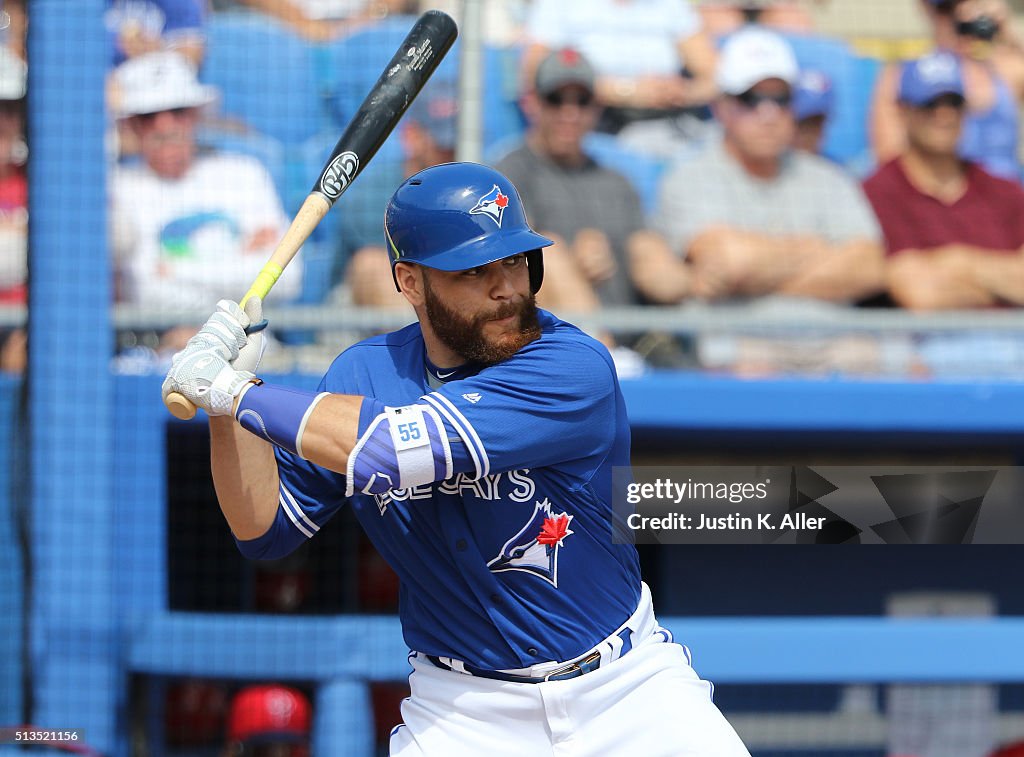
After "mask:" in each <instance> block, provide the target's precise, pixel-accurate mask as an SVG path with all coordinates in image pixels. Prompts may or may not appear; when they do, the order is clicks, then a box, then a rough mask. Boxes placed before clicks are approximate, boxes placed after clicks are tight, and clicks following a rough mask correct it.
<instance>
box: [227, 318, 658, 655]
mask: <svg viewBox="0 0 1024 757" xmlns="http://www.w3.org/2000/svg"><path fill="white" fill-rule="evenodd" d="M540 324H541V328H542V332H541V337H540V338H539V339H537V340H535V341H534V342H531V343H530V344H528V345H526V346H525V347H523V348H522V349H521V350H520V351H519V352H517V353H516V354H515V355H513V356H512V357H511V358H509V359H508V360H506V361H504V362H501V363H498V364H497V365H493V366H489V367H486V368H483V369H482V370H480V371H478V372H476V373H474V374H472V375H468V376H465V375H463V376H462V377H460V378H458V379H457V380H452V381H449V382H448V383H446V384H443V385H442V386H441V387H440V388H439V389H436V390H434V391H431V389H430V386H429V385H428V382H427V378H426V371H425V368H424V365H425V359H426V356H425V348H424V343H423V337H422V334H421V332H420V327H419V324H418V323H416V324H412V325H410V326H407V327H405V328H403V329H401V330H399V331H396V332H393V333H391V334H387V335H383V336H379V337H373V338H371V339H368V340H365V341H363V342H360V343H359V344H357V345H355V346H353V347H351V348H350V349H348V350H346V351H345V352H344V353H342V355H340V356H339V357H338V358H337V360H335V362H334V363H333V365H332V366H331V367H330V369H329V370H328V372H327V374H326V375H325V376H324V378H323V380H322V381H321V386H320V389H321V391H327V392H336V393H344V394H354V395H363V396H366V397H370V398H373V399H374V400H375V401H376V402H375V403H370V402H364V404H363V413H362V417H361V418H360V427H359V432H360V437H361V441H362V440H363V439H365V438H366V436H367V434H366V432H367V430H368V429H369V428H370V424H371V423H372V422H378V420H379V418H380V417H381V416H380V415H377V414H376V413H371V412H368V408H371V407H373V406H379V405H380V404H381V403H383V405H386V406H387V407H388V412H389V413H390V416H389V417H390V419H391V421H392V428H393V429H394V428H395V424H396V423H397V428H398V429H400V430H401V433H403V434H405V437H404V438H406V439H409V440H410V441H409V443H410V445H416V444H420V443H421V442H420V441H417V440H416V439H411V437H418V436H419V434H420V431H419V428H420V425H418V424H409V425H408V426H406V427H405V428H403V425H404V424H403V423H402V422H401V421H402V419H403V418H409V417H417V416H416V414H417V413H419V414H420V417H422V416H423V415H424V414H429V415H430V417H431V418H434V419H436V423H437V424H439V425H438V428H441V425H440V424H443V432H441V433H440V434H439V435H440V436H443V438H442V439H440V440H438V439H433V440H432V441H431V442H430V444H426V442H425V441H423V442H422V444H424V445H426V446H421V447H419V448H417V449H416V450H414V452H415V454H417V455H421V456H422V454H423V453H424V450H427V451H428V452H427V454H428V457H429V455H430V454H431V453H430V452H429V451H430V450H432V451H433V453H432V454H433V460H432V461H428V464H429V465H432V466H433V468H431V470H432V471H436V472H437V473H436V475H435V477H434V480H433V482H432V483H419V484H416V485H414V486H409V487H405V488H397V486H390V485H389V484H392V483H395V482H393V481H390V480H389V481H386V482H383V483H382V482H381V481H376V482H373V484H374V486H375V487H376V488H373V489H372V491H374V492H376V493H375V494H369V493H367V494H364V493H361V492H360V491H358V490H356V491H355V492H354V493H353V494H352V496H351V497H348V498H347V497H346V489H347V488H348V489H349V490H351V484H352V481H351V480H346V476H344V475H341V474H339V473H335V472H333V471H329V470H326V469H324V468H320V467H318V466H316V465H314V464H312V463H310V462H308V461H305V460H303V459H301V458H300V457H298V456H296V455H293V454H291V453H289V452H287V451H285V450H282V449H280V448H278V449H276V450H275V453H276V456H277V462H278V471H279V474H280V480H281V486H280V504H279V507H278V513H277V520H276V521H275V523H274V525H273V526H272V527H271V529H270V530H269V531H268V532H267V533H266V534H264V535H263V536H261V537H259V538H258V539H254V540H252V541H246V542H239V548H240V549H241V550H242V551H243V553H245V554H246V555H248V556H250V557H254V558H260V557H262V558H269V557H277V556H281V555H283V554H287V553H288V552H289V551H291V550H292V549H294V548H295V547H296V546H298V545H299V544H300V543H302V541H304V540H305V539H307V538H310V537H312V536H313V535H315V534H316V532H317V531H318V530H319V529H320V527H321V526H322V525H323V524H324V523H325V522H326V521H327V520H328V519H329V518H330V517H331V516H332V515H333V514H334V513H335V512H336V511H337V510H338V509H339V508H340V507H342V506H343V504H344V503H345V502H346V501H350V502H351V506H352V507H353V508H354V509H355V512H356V515H357V517H358V519H359V521H360V523H361V525H362V526H363V528H364V529H365V530H366V533H367V535H368V536H369V538H370V539H371V541H372V542H373V543H374V545H375V546H376V548H377V549H378V550H379V551H380V553H381V554H382V556H383V557H384V558H385V559H386V560H387V561H388V563H389V564H390V565H391V567H392V568H393V569H394V570H395V572H396V573H397V574H398V576H399V579H400V581H401V590H400V610H399V612H400V616H401V621H402V628H403V633H404V636H405V641H406V643H407V644H408V645H409V647H410V648H411V649H413V650H415V651H418V652H422V653H424V654H428V655H435V656H438V657H450V658H454V659H457V660H462V661H464V662H466V663H469V664H471V665H474V666H476V667H479V668H486V669H492V670H507V669H518V668H524V667H528V666H531V665H534V664H537V663H541V662H549V661H562V660H570V659H573V658H574V657H576V656H578V655H580V654H582V653H583V652H585V651H587V650H588V649H590V648H592V647H593V646H594V645H595V644H597V643H598V642H600V641H601V640H602V639H604V638H605V637H607V636H608V635H609V633H611V632H612V631H614V630H615V629H616V628H618V627H619V626H620V625H621V624H622V623H623V622H624V621H625V620H626V619H627V618H628V617H629V616H630V615H631V614H632V613H633V612H634V610H636V608H637V603H638V601H639V598H640V573H639V564H638V560H637V554H636V550H635V548H634V547H633V546H632V545H629V544H615V543H613V539H612V507H611V491H612V468H613V467H614V466H625V465H628V464H629V426H628V421H627V417H626V411H625V406H624V402H623V398H622V394H621V392H620V390H619V385H618V380H617V378H616V374H615V369H614V365H613V364H612V361H611V358H610V356H609V355H608V352H607V350H606V349H605V348H604V347H603V346H602V345H601V344H600V343H598V342H597V341H596V340H594V339H592V338H591V337H589V336H587V335H586V334H584V333H583V332H581V331H580V330H579V329H577V328H576V327H575V326H572V325H570V324H568V323H565V322H563V321H560V320H558V319H557V318H555V317H554V316H552V315H551V314H550V313H546V312H544V311H540ZM460 375H461V374H460ZM396 408H397V410H396ZM409 408H412V409H411V410H409ZM403 412H404V413H405V414H404V415H402V414H401V413H403ZM371 416H372V417H371ZM428 425H429V424H428ZM431 433H432V434H433V433H434V431H433V430H432V431H431ZM441 450H443V451H441ZM353 457H355V451H353ZM351 464H352V459H351V458H350V467H351ZM382 487H387V489H383V490H381V488H382ZM367 490H368V491H370V490H371V489H369V485H367Z"/></svg>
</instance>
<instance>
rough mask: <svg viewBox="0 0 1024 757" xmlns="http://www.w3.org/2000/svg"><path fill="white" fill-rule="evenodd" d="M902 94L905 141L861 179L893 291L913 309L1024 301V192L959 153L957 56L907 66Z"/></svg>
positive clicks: (960, 113) (942, 55)
mask: <svg viewBox="0 0 1024 757" xmlns="http://www.w3.org/2000/svg"><path fill="white" fill-rule="evenodd" d="M898 93H899V102H900V115H901V118H902V120H903V124H904V127H905V129H906V133H907V146H906V148H905V149H904V150H903V152H902V153H900V155H898V156H897V157H896V158H895V159H893V160H891V161H889V162H888V163H886V164H885V165H883V166H882V167H881V168H879V169H878V171H876V172H875V174H874V175H873V176H872V177H871V178H869V179H868V180H867V181H866V182H865V184H864V189H865V193H866V194H867V196H868V199H869V200H870V201H871V203H872V205H873V206H874V209H875V213H876V214H877V216H878V219H879V221H880V223H881V225H882V230H883V233H884V235H885V242H886V252H887V256H888V264H887V268H888V277H887V279H888V282H889V292H890V295H891V296H892V298H893V299H894V300H895V301H896V303H897V304H899V305H902V306H904V307H908V308H913V309H919V310H930V309H943V308H974V307H994V306H999V305H1006V304H1018V305H1019V304H1024V252H1022V250H1024V189H1022V188H1021V186H1020V184H1019V183H1018V182H1015V181H1008V180H1006V179H1002V178H998V177H996V176H993V175H992V174H990V173H988V172H987V171H986V170H985V169H983V168H981V166H980V165H978V164H976V163H972V162H969V161H966V160H963V159H962V158H961V157H960V155H959V152H958V148H957V145H958V143H959V140H960V135H961V132H962V129H963V123H964V117H965V98H964V83H963V73H962V69H961V63H960V61H959V60H958V59H957V58H956V56H954V55H952V54H950V53H945V52H943V53H936V54H933V55H929V56H926V57H924V58H921V59H919V60H915V61H911V62H909V63H906V64H904V66H903V68H902V70H901V72H900V78H899V90H898Z"/></svg>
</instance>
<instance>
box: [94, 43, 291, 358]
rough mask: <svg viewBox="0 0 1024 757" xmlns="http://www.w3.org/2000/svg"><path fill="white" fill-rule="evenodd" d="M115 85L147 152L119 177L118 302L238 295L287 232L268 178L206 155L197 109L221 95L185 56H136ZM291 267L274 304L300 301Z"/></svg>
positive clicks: (173, 304)
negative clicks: (199, 142)
mask: <svg viewBox="0 0 1024 757" xmlns="http://www.w3.org/2000/svg"><path fill="white" fill-rule="evenodd" d="M115 84H116V99H115V100H114V108H115V112H116V115H117V116H118V117H119V118H121V119H125V120H126V121H127V127H128V130H129V131H130V133H131V134H132V135H133V136H134V138H135V139H136V140H137V142H138V147H139V152H140V160H139V161H138V162H137V163H136V162H128V163H127V164H126V165H123V166H119V167H118V169H117V170H116V172H115V174H114V179H113V190H112V213H113V218H112V228H113V239H114V251H115V255H116V268H117V273H118V296H119V299H120V300H121V301H124V302H132V303H139V304H144V305H146V306H147V307H165V308H191V307H205V306H206V304H207V303H209V302H210V301H211V299H217V298H222V297H239V296H241V293H243V292H245V291H246V289H248V287H249V284H250V283H251V282H252V280H253V278H255V276H256V274H257V273H258V272H259V270H260V268H261V267H262V266H263V264H264V263H265V262H266V261H267V259H268V257H269V255H270V253H271V251H272V250H273V248H274V246H275V244H276V243H277V241H278V240H279V239H280V238H281V236H282V235H283V233H284V230H285V229H286V227H287V218H286V217H285V214H284V210H283V208H282V206H281V200H280V198H279V197H278V194H277V190H276V189H275V187H274V184H273V181H272V179H271V177H270V174H269V173H268V171H267V170H266V168H265V167H264V166H263V165H262V164H261V163H260V162H259V161H258V160H256V159H254V158H252V157H250V156H245V155H228V154H224V153H220V154H208V153H202V152H201V151H200V150H199V147H198V145H197V141H196V125H197V122H198V120H199V116H200V109H201V108H202V107H204V106H206V105H209V104H210V103H211V102H213V100H214V99H215V98H216V91H215V90H214V88H212V87H209V86H205V85H203V84H200V83H199V81H198V80H197V78H196V75H195V71H194V70H193V69H192V67H191V66H190V65H189V63H188V62H187V61H186V60H185V59H184V58H182V57H181V56H179V55H178V54H176V53H173V52H157V53H150V54H147V55H143V56H139V57H137V58H133V59H131V60H129V61H128V62H126V63H124V64H122V65H121V66H120V67H119V68H118V69H117V70H116V72H115ZM295 263H300V265H301V261H299V260H296V261H295ZM293 266H294V263H293ZM293 266H289V268H288V274H287V275H286V276H282V277H281V280H280V282H278V285H277V286H275V287H274V296H275V297H278V298H281V299H287V298H290V297H292V296H294V295H295V294H297V292H298V290H299V287H300V285H301V281H302V275H301V268H300V269H299V270H294V271H293V270H292V268H293ZM168 346H169V347H173V346H174V345H173V344H168Z"/></svg>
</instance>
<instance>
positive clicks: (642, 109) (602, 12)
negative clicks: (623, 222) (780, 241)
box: [523, 0, 716, 159]
mask: <svg viewBox="0 0 1024 757" xmlns="http://www.w3.org/2000/svg"><path fill="white" fill-rule="evenodd" d="M524 34H525V38H526V39H525V45H526V46H525V50H524V55H523V81H524V82H526V83H529V82H532V81H533V78H534V76H535V74H534V71H535V67H536V65H537V63H538V62H539V61H540V60H541V59H542V58H543V57H544V56H545V55H546V54H548V53H550V52H551V51H552V50H558V49H561V48H565V47H573V48H575V49H577V50H579V51H580V52H582V53H583V54H584V55H585V56H586V57H587V59H588V60H589V61H590V62H591V64H592V65H593V66H594V69H595V71H596V78H595V84H594V93H595V95H596V98H597V100H598V102H599V103H600V104H601V105H602V106H603V109H602V112H601V118H600V120H599V121H598V123H597V124H596V125H595V128H596V129H597V130H598V131H601V132H606V133H609V134H615V135H616V137H617V139H618V141H619V143H620V144H621V145H623V146H624V147H627V148H628V149H631V150H634V151H636V152H639V153H642V154H644V155H646V156H649V157H654V158H659V159H660V158H665V159H669V158H672V157H674V155H675V154H676V153H677V152H679V151H680V150H683V151H686V150H688V149H690V148H691V147H692V146H693V145H694V144H699V143H700V141H701V140H703V139H704V138H705V137H706V135H707V132H708V128H707V127H708V120H707V119H708V114H707V105H708V103H709V102H710V101H711V99H712V98H713V97H714V96H715V94H716V90H715V82H714V71H715V59H716V52H715V46H714V42H713V40H712V39H711V37H710V36H709V35H708V34H707V33H705V31H704V29H703V28H702V26H701V20H700V16H699V15H698V13H697V11H696V9H695V8H694V7H693V5H692V4H691V3H690V2H688V1H687V0H533V2H532V3H531V4H530V6H529V12H528V14H527V17H526V24H525V29H524Z"/></svg>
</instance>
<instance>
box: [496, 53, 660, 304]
mask: <svg viewBox="0 0 1024 757" xmlns="http://www.w3.org/2000/svg"><path fill="white" fill-rule="evenodd" d="M594 82H595V74H594V69H593V67H592V66H591V65H590V63H589V62H588V61H587V60H586V59H585V58H584V57H583V56H582V55H581V54H580V53H579V52H577V51H576V50H572V49H563V50H557V51H555V52H552V53H549V54H548V55H547V56H546V57H545V58H544V59H543V60H542V61H541V63H540V64H539V66H538V67H537V71H536V74H535V80H534V86H533V90H532V91H530V92H528V93H527V94H525V95H524V97H523V99H522V107H523V110H524V112H525V113H526V116H527V119H528V121H529V124H530V125H529V129H528V130H527V133H526V137H525V140H524V142H523V143H522V144H521V145H520V146H519V147H517V148H516V149H514V150H512V152H510V153H509V154H507V155H506V156H505V157H504V158H502V159H501V160H500V161H499V162H498V163H497V166H496V167H497V168H498V170H499V171H501V172H502V173H504V174H505V175H506V176H508V177H509V178H510V179H511V180H512V182H513V183H514V184H515V185H516V186H517V187H518V188H519V189H520V191H521V193H522V195H523V197H524V198H525V200H524V202H525V203H526V212H527V215H528V216H529V219H530V223H531V224H532V225H533V226H534V228H536V229H538V231H539V232H540V233H542V234H544V235H545V236H547V237H548V238H550V239H554V240H555V245H554V246H553V247H551V248H549V249H548V250H547V252H546V254H545V256H544V265H545V267H546V268H547V270H548V271H549V274H550V275H549V276H548V277H547V282H546V284H545V287H544V292H542V293H541V294H540V295H539V297H540V299H543V300H544V301H545V306H546V307H549V308H556V309H563V310H572V311H575V312H582V311H586V310H593V309H596V308H597V307H598V306H600V305H604V306H621V305H630V304H633V303H635V302H637V296H636V292H635V290H634V286H633V281H632V277H631V274H630V267H631V260H632V259H633V258H636V257H642V256H644V255H647V254H649V252H650V249H651V248H652V247H659V246H661V247H665V242H664V241H663V240H662V239H661V238H660V237H659V236H657V235H656V234H654V233H652V232H651V231H650V230H648V229H647V228H645V225H644V217H643V211H642V209H641V204H640V198H639V196H638V194H637V191H636V189H635V188H634V187H633V185H632V184H631V183H630V182H629V180H628V179H626V178H625V177H624V176H623V175H621V174H619V173H617V172H615V171H612V170H610V169H608V168H604V167H602V166H599V165H598V164H597V163H596V162H595V161H594V160H593V159H592V158H591V157H590V156H589V155H588V154H587V153H586V152H585V150H584V145H583V142H584V138H585V137H586V136H587V134H589V133H590V132H591V131H592V130H593V129H594V126H595V124H596V122H597V119H598V116H599V108H598V106H597V103H596V101H595V99H594V86H595V84H594ZM555 271H558V273H557V274H556V273H555Z"/></svg>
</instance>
